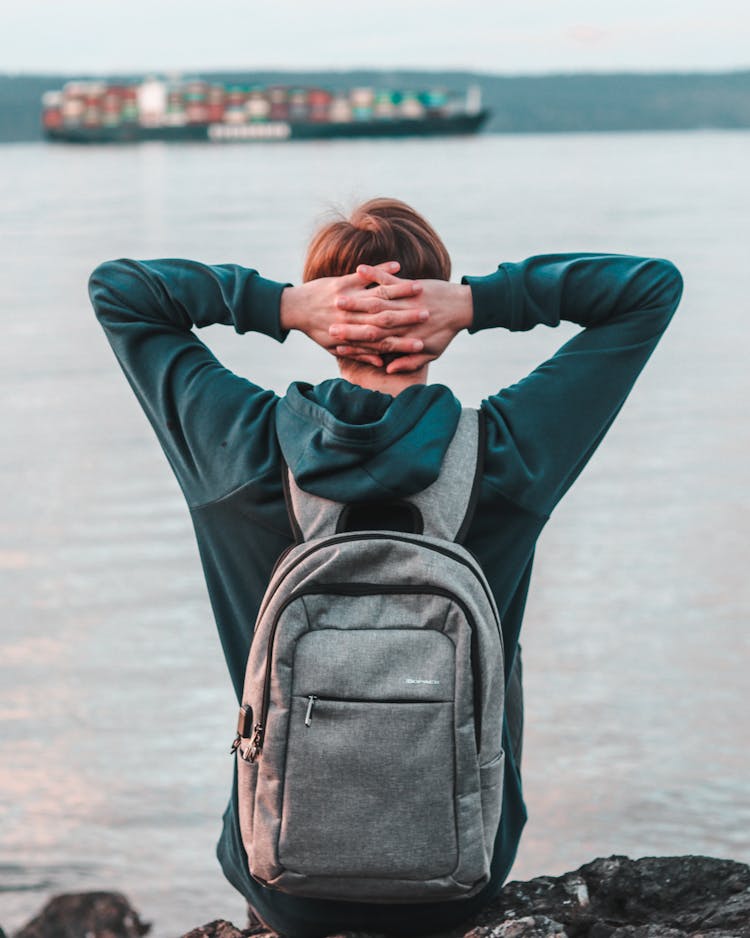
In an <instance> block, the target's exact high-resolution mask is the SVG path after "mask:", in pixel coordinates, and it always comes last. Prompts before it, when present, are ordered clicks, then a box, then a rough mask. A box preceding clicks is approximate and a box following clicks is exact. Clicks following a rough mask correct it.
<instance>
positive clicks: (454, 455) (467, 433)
mask: <svg viewBox="0 0 750 938" xmlns="http://www.w3.org/2000/svg"><path fill="white" fill-rule="evenodd" d="M485 447H486V441H485V430H484V415H483V414H482V412H481V411H478V410H474V409H472V408H469V407H464V409H463V410H462V411H461V417H460V419H459V421H458V426H457V427H456V432H455V434H454V435H453V439H452V440H451V442H450V445H449V446H448V449H447V450H446V453H445V456H444V458H443V464H442V466H441V468H440V475H439V476H438V477H437V479H435V481H434V482H433V483H432V485H428V486H427V488H426V489H423V490H422V491H421V492H417V493H416V495H410V496H409V498H408V501H409V502H411V503H412V504H413V505H415V506H416V508H417V509H418V510H419V512H420V514H421V515H422V520H423V522H424V531H423V533H424V534H427V535H429V536H430V537H439V538H442V539H443V540H446V541H458V542H459V543H462V542H463V540H464V539H465V537H466V534H467V532H468V529H469V525H470V524H471V519H472V517H473V516H474V510H475V508H476V504H477V501H478V499H479V486H480V484H481V481H482V473H483V471H484V451H485Z"/></svg>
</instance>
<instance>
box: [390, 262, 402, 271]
mask: <svg viewBox="0 0 750 938" xmlns="http://www.w3.org/2000/svg"><path fill="white" fill-rule="evenodd" d="M400 266H401V265H400V264H399V262H398V261H391V262H390V264H389V265H388V268H389V269H390V270H397V269H398V268H399V267H400Z"/></svg>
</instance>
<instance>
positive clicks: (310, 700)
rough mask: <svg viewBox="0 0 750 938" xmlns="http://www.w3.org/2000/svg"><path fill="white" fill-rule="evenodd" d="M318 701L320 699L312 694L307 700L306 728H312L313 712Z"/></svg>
mask: <svg viewBox="0 0 750 938" xmlns="http://www.w3.org/2000/svg"><path fill="white" fill-rule="evenodd" d="M317 699H318V698H317V697H316V696H315V694H310V696H309V697H308V698H307V713H306V714H305V726H310V725H311V724H312V712H313V707H314V706H315V701H316V700H317Z"/></svg>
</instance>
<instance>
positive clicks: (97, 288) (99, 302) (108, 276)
mask: <svg viewBox="0 0 750 938" xmlns="http://www.w3.org/2000/svg"><path fill="white" fill-rule="evenodd" d="M128 264H129V262H128V261H126V260H123V259H121V260H114V261H104V262H103V263H101V264H99V265H98V266H97V267H95V268H94V270H93V271H92V272H91V276H90V277H89V282H88V291H89V299H90V300H91V305H92V306H93V307H94V313H95V314H96V317H97V319H102V317H103V316H104V315H105V314H106V311H107V310H108V309H110V308H111V307H112V305H113V301H114V299H115V296H116V286H117V285H118V284H122V281H123V275H125V276H127V266H128Z"/></svg>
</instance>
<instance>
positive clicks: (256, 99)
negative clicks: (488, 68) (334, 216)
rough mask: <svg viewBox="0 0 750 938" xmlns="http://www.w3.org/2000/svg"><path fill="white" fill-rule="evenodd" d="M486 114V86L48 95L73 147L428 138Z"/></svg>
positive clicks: (201, 85) (50, 115)
mask: <svg viewBox="0 0 750 938" xmlns="http://www.w3.org/2000/svg"><path fill="white" fill-rule="evenodd" d="M487 117H488V112H487V111H486V110H484V109H483V108H482V106H481V96H480V90H479V88H478V87H472V88H469V89H468V91H467V92H466V94H465V95H452V94H449V93H448V92H445V91H441V90H429V91H384V90H378V89H375V88H365V87H357V88H351V89H349V90H346V91H327V90H325V89H323V88H301V87H293V86H270V87H263V86H259V85H239V84H220V83H216V82H210V81H206V80H203V79H195V80H190V81H164V80H161V79H158V78H148V79H146V80H144V81H141V82H138V83H132V84H114V83H108V82H103V81H77V82H72V81H71V82H68V83H67V84H66V85H65V86H64V87H63V88H62V90H59V91H48V92H46V93H45V94H44V95H43V97H42V124H43V128H44V133H45V136H46V137H47V139H49V140H54V141H63V142H67V143H133V142H138V141H142V140H164V141H173V140H174V141H200V140H206V141H210V142H214V143H231V142H245V141H247V142H250V141H253V142H254V141H279V140H312V139H330V138H337V137H405V136H420V137H423V136H438V135H446V134H448V135H455V134H471V133H476V132H477V131H478V130H479V129H480V128H481V127H482V125H483V124H484V122H485V120H486V119H487Z"/></svg>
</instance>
